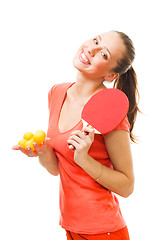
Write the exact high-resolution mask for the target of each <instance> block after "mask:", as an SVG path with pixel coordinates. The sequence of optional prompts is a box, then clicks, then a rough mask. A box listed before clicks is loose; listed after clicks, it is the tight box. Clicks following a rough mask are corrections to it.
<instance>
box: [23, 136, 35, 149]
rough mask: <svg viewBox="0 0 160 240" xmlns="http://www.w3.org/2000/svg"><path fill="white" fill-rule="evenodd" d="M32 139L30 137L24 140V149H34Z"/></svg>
mask: <svg viewBox="0 0 160 240" xmlns="http://www.w3.org/2000/svg"><path fill="white" fill-rule="evenodd" d="M34 142H35V141H34V139H33V138H31V139H30V140H28V141H26V142H25V145H24V146H25V149H27V147H30V148H31V149H32V151H35V147H34V146H33V143H34Z"/></svg>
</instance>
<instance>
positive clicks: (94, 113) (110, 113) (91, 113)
mask: <svg viewBox="0 0 160 240" xmlns="http://www.w3.org/2000/svg"><path fill="white" fill-rule="evenodd" d="M128 109H129V101H128V98H127V96H126V95H125V93H123V92H122V91H120V90H119V89H116V88H109V89H104V90H101V91H99V92H97V93H96V94H94V95H93V96H92V97H91V98H90V99H89V100H88V102H87V103H86V104H85V106H84V108H83V110H82V114H81V118H82V122H83V128H84V127H85V126H89V125H90V126H92V127H93V128H94V132H95V133H97V134H105V133H108V132H111V131H112V130H113V129H114V128H116V127H117V126H118V125H119V124H120V123H121V122H122V120H123V119H124V118H125V116H126V114H127V112H128ZM72 147H73V146H72Z"/></svg>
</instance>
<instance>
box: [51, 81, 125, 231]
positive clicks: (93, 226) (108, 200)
mask: <svg viewBox="0 0 160 240" xmlns="http://www.w3.org/2000/svg"><path fill="white" fill-rule="evenodd" d="M73 84H74V83H62V84H56V85H54V86H53V87H52V88H51V90H50V91H49V94H48V99H49V111H50V114H49V126H48V133H47V136H48V137H50V138H51V146H52V147H53V149H54V150H55V153H56V155H57V157H58V160H59V172H60V202H59V204H60V212H61V216H60V222H59V224H60V225H61V226H62V227H63V228H65V229H66V230H69V231H72V232H77V233H82V234H83V233H84V234H101V233H105V232H113V231H117V230H119V229H121V228H123V227H125V226H126V223H125V221H124V219H123V217H122V214H121V211H120V208H119V203H118V200H117V197H116V196H115V195H114V194H113V193H112V192H111V191H109V190H107V189H106V188H104V187H103V186H101V185H100V184H99V183H98V182H96V181H95V180H94V179H93V178H92V177H90V176H89V175H88V174H87V173H86V172H85V171H84V170H83V169H82V168H81V167H79V166H78V165H77V164H76V163H75V162H74V153H73V152H72V151H71V150H70V149H69V148H68V146H67V140H68V138H69V137H70V134H71V132H73V131H75V130H82V128H83V125H82V121H81V120H80V121H79V122H78V123H77V124H76V125H75V126H74V127H73V128H72V129H70V130H68V131H66V132H63V133H61V132H60V130H59V127H58V122H59V116H60V112H61V109H62V106H63V103H64V100H65V98H66V93H67V90H68V88H69V87H71V86H72V85H73ZM118 129H123V130H126V131H128V132H129V123H128V119H127V116H126V117H125V119H124V120H123V121H122V123H121V124H119V125H118V127H116V130H118ZM104 137H105V135H99V134H95V138H94V142H93V143H92V145H91V147H90V150H89V152H88V154H89V155H90V156H91V157H92V158H94V159H95V160H96V161H99V162H100V163H101V164H103V165H105V166H106V167H109V168H113V166H112V163H111V161H110V159H109V156H108V153H107V150H106V147H105V143H104Z"/></svg>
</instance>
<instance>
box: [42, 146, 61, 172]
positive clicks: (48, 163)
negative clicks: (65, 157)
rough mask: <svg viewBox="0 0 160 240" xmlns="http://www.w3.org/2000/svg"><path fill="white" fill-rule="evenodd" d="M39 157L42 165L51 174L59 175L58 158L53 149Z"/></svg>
mask: <svg viewBox="0 0 160 240" xmlns="http://www.w3.org/2000/svg"><path fill="white" fill-rule="evenodd" d="M38 157H39V162H40V164H41V165H42V166H43V167H44V168H46V169H47V171H48V172H49V173H51V174H52V175H54V176H57V175H58V174H59V167H58V158H57V156H56V154H55V152H54V150H53V149H49V150H48V151H46V152H43V153H41V154H39V156H38Z"/></svg>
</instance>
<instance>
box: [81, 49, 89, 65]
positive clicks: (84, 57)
mask: <svg viewBox="0 0 160 240" xmlns="http://www.w3.org/2000/svg"><path fill="white" fill-rule="evenodd" d="M79 58H80V61H81V62H82V63H84V64H86V65H90V64H91V63H90V61H89V59H88V57H87V55H86V54H85V52H84V51H82V52H81V54H80V57H79Z"/></svg>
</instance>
